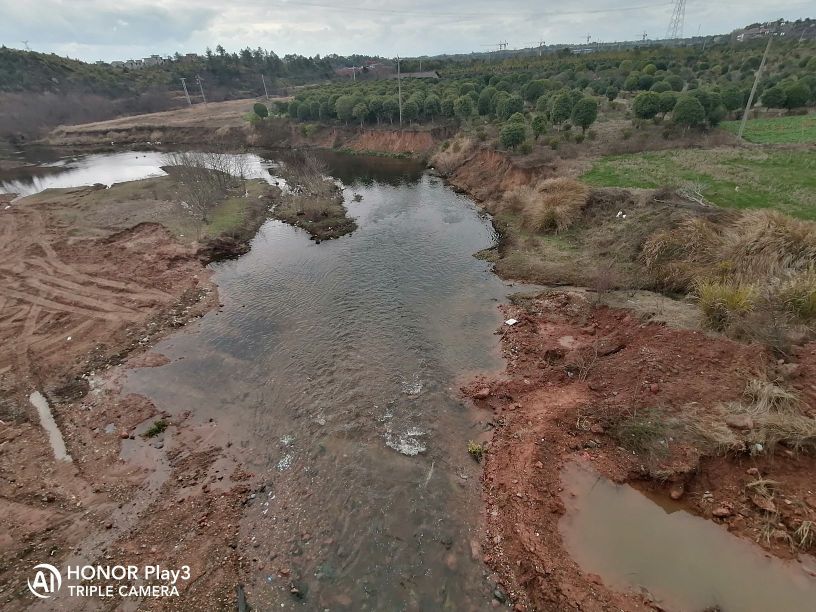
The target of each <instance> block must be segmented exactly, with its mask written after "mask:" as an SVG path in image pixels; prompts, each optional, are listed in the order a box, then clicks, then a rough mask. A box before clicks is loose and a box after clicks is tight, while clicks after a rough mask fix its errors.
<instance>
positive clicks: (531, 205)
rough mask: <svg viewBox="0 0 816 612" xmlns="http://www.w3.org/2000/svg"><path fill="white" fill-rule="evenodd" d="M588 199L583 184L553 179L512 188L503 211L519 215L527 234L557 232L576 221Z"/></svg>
mask: <svg viewBox="0 0 816 612" xmlns="http://www.w3.org/2000/svg"><path fill="white" fill-rule="evenodd" d="M588 199H589V187H587V186H586V185H584V184H583V183H581V182H579V181H576V180H574V179H570V178H553V179H544V180H541V181H539V182H538V183H536V185H535V186H534V187H530V186H523V187H519V188H517V189H514V190H513V191H511V192H510V193H509V194H508V195H507V196H506V197H505V200H504V205H503V208H505V209H506V210H511V211H513V212H519V213H520V214H521V216H522V220H523V222H524V227H525V228H527V229H528V230H530V231H533V232H549V231H554V232H556V233H557V232H562V231H564V230H566V229H568V228H569V227H571V226H572V225H573V224H574V223H575V222H576V221H577V220H578V218H579V217H580V216H581V213H582V211H583V209H584V207H585V206H586V203H587V200H588Z"/></svg>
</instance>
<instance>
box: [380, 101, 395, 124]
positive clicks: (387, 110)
mask: <svg viewBox="0 0 816 612" xmlns="http://www.w3.org/2000/svg"><path fill="white" fill-rule="evenodd" d="M383 116H384V117H387V118H388V121H389V122H391V123H394V119H395V118H398V117H399V100H398V99H397V97H396V96H388V97H387V98H385V100H383Z"/></svg>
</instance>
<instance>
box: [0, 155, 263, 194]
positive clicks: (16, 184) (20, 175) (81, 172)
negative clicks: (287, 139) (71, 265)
mask: <svg viewBox="0 0 816 612" xmlns="http://www.w3.org/2000/svg"><path fill="white" fill-rule="evenodd" d="M242 157H245V158H246V160H247V167H246V172H247V178H263V179H267V180H270V179H271V177H270V173H269V169H270V168H271V167H272V164H271V163H270V162H269V161H268V160H265V159H262V158H260V157H258V156H257V155H252V154H246V155H242ZM164 165H166V161H165V153H161V152H158V151H127V152H123V153H100V154H96V155H84V156H81V157H74V158H68V159H60V160H56V161H51V162H48V163H46V164H42V165H40V166H38V167H26V168H22V169H19V170H15V171H12V172H8V173H6V174H8V175H13V178H8V179H6V180H0V193H16V194H18V195H20V196H21V197H23V196H27V195H31V194H34V193H39V192H40V191H43V190H45V189H51V188H64V187H82V186H84V185H94V184H97V183H100V184H103V185H107V186H109V187H110V186H111V185H113V184H114V183H122V182H125V181H135V180H139V179H143V178H148V177H153V176H164V174H165V172H164V170H162V169H161V167H162V166H164Z"/></svg>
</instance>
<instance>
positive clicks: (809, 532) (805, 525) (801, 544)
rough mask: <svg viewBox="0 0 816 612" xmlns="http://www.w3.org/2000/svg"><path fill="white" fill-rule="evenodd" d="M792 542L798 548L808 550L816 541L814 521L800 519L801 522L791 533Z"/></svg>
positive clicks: (815, 524)
mask: <svg viewBox="0 0 816 612" xmlns="http://www.w3.org/2000/svg"><path fill="white" fill-rule="evenodd" d="M793 536H794V543H795V544H796V547H797V548H799V549H800V550H810V549H811V548H812V547H813V544H814V543H816V523H814V522H813V521H802V524H801V525H799V527H798V528H797V529H796V531H795V532H794V534H793Z"/></svg>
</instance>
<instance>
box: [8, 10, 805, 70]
mask: <svg viewBox="0 0 816 612" xmlns="http://www.w3.org/2000/svg"><path fill="white" fill-rule="evenodd" d="M626 9H629V10H626ZM671 9H672V6H671V2H649V1H648V0H619V1H618V2H614V1H612V0H589V3H588V4H581V5H580V7H579V6H577V5H574V4H567V3H549V4H547V5H543V4H540V3H534V2H532V1H531V0H508V1H505V2H501V3H497V2H495V1H492V2H491V1H488V0H448V1H447V2H444V3H441V2H428V1H427V0H425V1H423V0H419V2H413V1H411V0H392V1H391V2H389V3H387V4H386V3H384V2H382V1H381V0H377V1H374V0H339V1H338V2H331V0H303V2H297V1H294V0H242V1H241V2H238V3H226V2H222V1H220V0H199V1H197V2H195V3H193V2H192V0H165V1H164V2H161V3H159V2H158V1H157V0H120V1H119V2H116V3H113V0H82V1H80V2H70V1H69V0H65V1H62V0H29V1H28V2H27V3H24V2H23V1H21V0H0V15H2V19H0V43H3V44H6V45H8V46H13V47H20V46H22V45H21V42H20V41H22V40H29V41H30V42H29V44H30V45H31V46H32V48H34V49H37V50H42V51H54V52H56V53H62V54H67V55H71V56H72V57H80V58H82V59H86V60H96V59H106V60H111V59H122V58H126V57H130V56H143V55H149V54H151V53H162V54H169V53H173V52H176V51H180V52H184V51H198V52H201V51H203V50H204V48H205V47H207V46H210V47H214V46H215V45H216V44H219V43H220V44H222V45H224V46H225V47H226V48H227V49H229V50H237V49H239V48H242V47H245V46H251V47H259V46H260V47H263V48H266V49H270V50H274V51H275V52H277V53H278V54H279V55H284V54H286V53H301V54H304V55H314V54H317V53H320V54H323V55H325V54H328V53H340V54H349V53H355V52H357V53H369V54H381V55H385V56H393V55H396V54H400V55H403V56H408V55H425V54H427V55H434V54H438V53H468V52H470V51H483V50H486V49H488V48H489V47H487V46H486V45H489V44H494V43H497V42H498V41H500V40H507V41H508V43H509V45H510V47H511V48H512V47H524V46H531V45H532V44H533V43H536V42H537V41H538V40H540V39H544V40H545V41H547V42H553V43H556V42H558V43H573V42H579V41H581V40H582V39H584V40H585V36H586V35H587V34H590V35H591V36H592V40H602V41H612V40H632V39H635V38H640V36H641V33H642V32H643V31H646V32H647V33H648V34H649V36H650V37H653V38H661V37H662V36H663V35H664V33H665V31H666V26H667V24H668V21H669V16H670V14H671ZM808 10H812V4H811V3H810V2H792V3H781V4H780V3H772V2H770V1H769V0H744V1H742V2H736V1H734V2H718V3H711V2H707V1H705V0H689V2H688V6H687V9H686V26H685V32H686V34H696V33H697V32H698V29H699V31H700V32H701V33H702V34H715V33H722V32H729V31H731V30H732V29H734V28H736V27H740V26H742V25H746V24H748V23H750V22H753V21H761V20H768V19H775V18H779V17H785V18H789V19H796V18H798V17H805V16H808Z"/></svg>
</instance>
